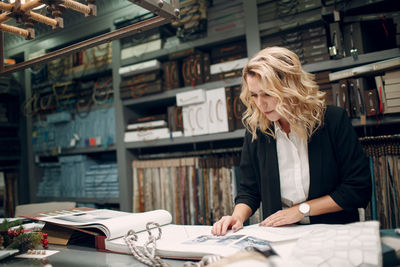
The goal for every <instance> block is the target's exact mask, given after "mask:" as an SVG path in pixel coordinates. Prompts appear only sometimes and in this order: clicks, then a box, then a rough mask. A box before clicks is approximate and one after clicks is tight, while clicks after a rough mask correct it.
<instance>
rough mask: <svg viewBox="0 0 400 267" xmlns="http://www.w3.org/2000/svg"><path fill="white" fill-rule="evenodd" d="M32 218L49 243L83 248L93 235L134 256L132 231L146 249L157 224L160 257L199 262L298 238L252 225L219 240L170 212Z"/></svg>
mask: <svg viewBox="0 0 400 267" xmlns="http://www.w3.org/2000/svg"><path fill="white" fill-rule="evenodd" d="M27 217H28V216H27ZM30 218H32V219H33V218H34V219H36V220H39V221H42V222H45V227H44V228H43V231H44V232H47V233H48V234H49V238H48V239H49V243H56V244H64V245H66V244H70V243H71V242H72V241H74V243H76V244H78V245H79V244H80V242H87V241H88V240H89V239H90V238H88V237H90V236H93V237H94V246H95V247H96V248H97V249H98V250H102V251H111V252H119V253H130V250H129V248H128V245H127V244H126V242H125V240H124V237H125V235H126V234H127V233H128V231H130V230H134V231H135V233H137V235H138V240H137V241H135V246H137V247H143V246H144V244H145V243H146V242H147V241H148V240H149V233H148V232H147V231H145V230H146V224H147V223H148V222H155V223H158V224H159V225H160V226H161V238H160V239H159V240H157V244H156V247H157V250H156V254H157V255H159V256H162V257H168V258H187V259H198V258H201V257H202V256H204V255H208V254H217V255H221V256H227V255H230V254H233V253H235V252H237V251H239V250H241V249H244V248H245V247H247V246H252V247H256V248H258V249H260V250H262V251H268V250H271V251H272V248H271V246H270V244H269V241H268V240H267V239H264V238H269V239H271V240H274V239H277V238H278V239H282V238H283V239H285V238H286V239H288V238H289V239H293V238H294V237H293V236H294V235H291V236H290V237H289V235H288V236H282V235H278V236H274V234H268V235H262V233H261V232H260V231H259V229H256V228H260V227H258V226H248V227H246V228H245V229H244V230H241V231H240V232H239V233H231V231H230V232H229V233H228V234H227V235H225V236H223V237H216V236H213V235H212V234H211V226H202V225H175V224H171V221H172V216H171V214H170V213H169V212H168V211H166V210H154V211H148V212H143V213H128V212H121V211H115V210H107V209H87V210H85V209H83V210H82V209H74V210H64V211H58V212H52V213H46V214H45V213H42V214H39V215H37V216H33V217H32V216H30ZM151 232H152V234H153V236H155V235H157V234H158V229H155V228H152V230H151ZM77 233H78V234H79V238H78V237H77ZM82 234H84V235H83V236H82ZM85 234H86V235H85ZM87 234H89V235H87ZM77 240H78V242H77ZM92 245H93V243H92Z"/></svg>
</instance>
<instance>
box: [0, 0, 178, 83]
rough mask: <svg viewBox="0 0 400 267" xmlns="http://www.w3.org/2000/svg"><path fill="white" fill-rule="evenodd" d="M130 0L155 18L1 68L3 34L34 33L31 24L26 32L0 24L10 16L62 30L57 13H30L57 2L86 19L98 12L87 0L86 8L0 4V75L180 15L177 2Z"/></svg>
mask: <svg viewBox="0 0 400 267" xmlns="http://www.w3.org/2000/svg"><path fill="white" fill-rule="evenodd" d="M129 1H130V2H132V3H133V4H135V5H138V6H140V7H142V8H145V9H147V10H149V11H150V12H152V13H154V14H156V15H157V16H155V17H153V18H150V19H147V20H145V21H141V22H138V23H135V24H133V25H129V26H126V27H124V28H121V29H117V30H114V31H112V32H109V33H105V34H102V35H99V36H96V37H93V38H90V39H88V40H84V41H82V42H79V43H76V44H73V45H70V46H68V47H65V48H62V49H58V50H56V51H53V52H50V53H47V54H46V55H43V56H40V57H37V58H34V59H30V60H26V61H24V62H21V63H17V64H15V65H12V66H8V67H5V66H4V52H3V51H4V33H3V31H8V32H11V33H15V34H19V35H22V36H24V37H25V39H32V38H33V37H34V31H33V26H32V25H30V26H29V27H28V29H27V30H24V29H21V28H18V27H13V26H8V25H6V24H2V22H5V21H7V20H9V19H11V18H13V17H16V18H18V19H22V18H23V19H26V20H27V21H29V22H30V23H32V20H35V21H38V22H41V23H45V24H48V25H51V26H53V28H57V27H62V19H61V18H60V17H59V16H58V15H60V14H57V16H58V17H56V18H54V19H52V18H49V17H46V16H43V15H39V14H37V13H35V12H33V11H32V9H33V8H35V7H37V6H39V5H42V4H47V5H48V7H49V6H52V5H55V4H56V3H57V4H58V3H60V4H62V6H66V7H69V8H71V9H74V10H76V11H79V12H81V13H84V14H85V15H86V16H89V15H96V13H97V11H96V6H95V5H94V4H93V3H94V0H87V2H88V5H83V4H81V3H79V2H76V1H73V0H62V1H56V0H33V1H31V2H28V3H26V4H21V2H20V0H16V1H15V2H14V4H6V3H3V2H0V9H1V10H3V11H4V12H3V13H1V14H0V48H1V49H0V59H1V60H2V62H1V64H0V75H2V74H8V73H12V72H15V71H18V70H22V69H25V68H28V67H30V66H33V65H36V64H38V63H45V62H48V61H51V60H53V59H56V58H58V57H61V56H66V55H69V54H72V53H74V52H77V51H80V50H84V49H86V48H90V47H94V46H97V45H100V44H104V43H107V42H111V41H113V40H117V39H120V38H123V37H126V36H129V35H132V34H135V33H139V32H142V31H146V30H149V29H152V28H155V27H158V26H161V25H163V24H166V23H169V22H171V21H173V20H176V19H178V16H179V8H178V1H175V0H170V1H169V3H168V2H165V1H163V0H129Z"/></svg>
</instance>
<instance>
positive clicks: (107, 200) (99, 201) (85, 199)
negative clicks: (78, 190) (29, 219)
mask: <svg viewBox="0 0 400 267" xmlns="http://www.w3.org/2000/svg"><path fill="white" fill-rule="evenodd" d="M37 199H38V202H46V201H73V202H77V203H96V204H119V198H93V197H90V198H89V197H37Z"/></svg>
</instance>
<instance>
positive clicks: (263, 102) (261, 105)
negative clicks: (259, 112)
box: [257, 97, 267, 108]
mask: <svg viewBox="0 0 400 267" xmlns="http://www.w3.org/2000/svg"><path fill="white" fill-rule="evenodd" d="M257 105H258V106H259V107H260V108H265V107H266V106H267V103H266V102H265V101H263V100H262V98H261V97H258V98H257Z"/></svg>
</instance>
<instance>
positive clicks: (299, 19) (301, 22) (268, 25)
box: [258, 7, 322, 38]
mask: <svg viewBox="0 0 400 267" xmlns="http://www.w3.org/2000/svg"><path fill="white" fill-rule="evenodd" d="M318 15H319V21H321V22H322V14H321V9H320V7H318V8H316V9H311V10H307V11H304V12H302V13H299V14H295V15H291V16H286V17H283V18H281V19H277V20H271V21H267V22H263V23H260V24H259V25H258V29H259V31H260V32H261V31H265V30H270V29H275V30H274V33H278V32H280V31H286V30H289V29H293V28H297V27H301V26H305V25H308V24H311V23H315V22H317V20H316V19H315V18H316V16H318ZM293 21H295V22H294V23H293ZM274 33H272V34H274ZM268 35H269V34H267V35H263V36H261V35H260V38H263V37H265V36H268Z"/></svg>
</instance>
